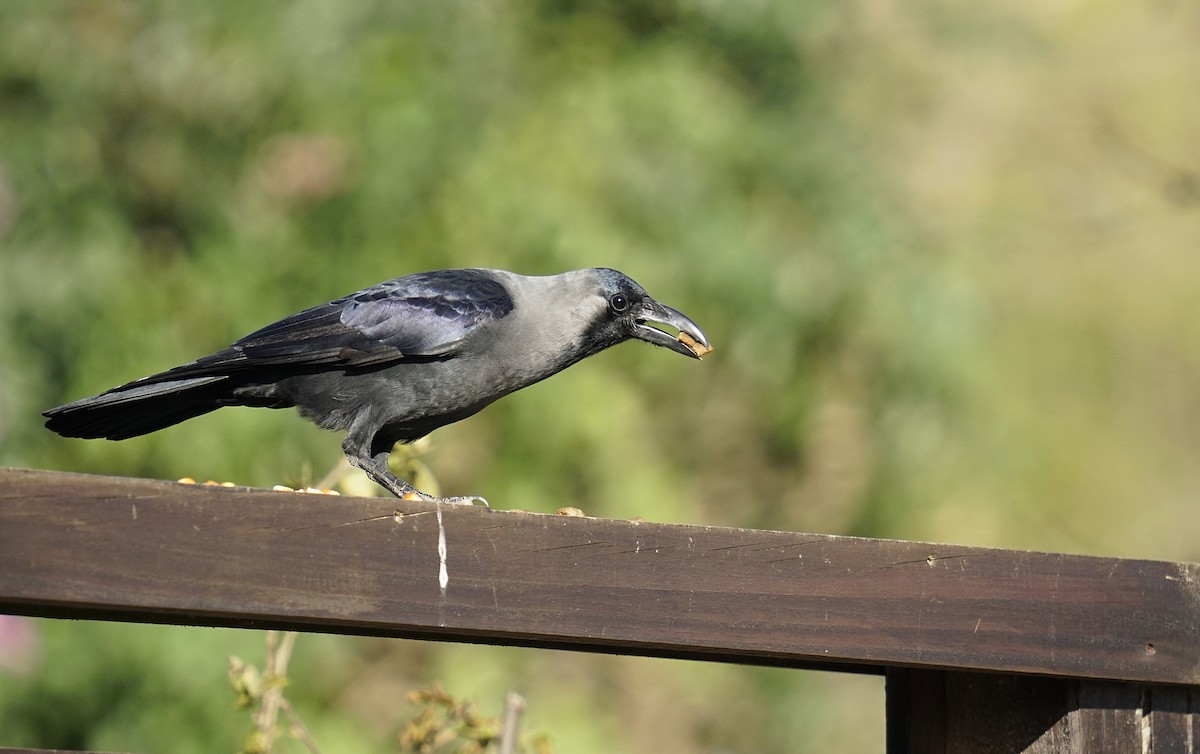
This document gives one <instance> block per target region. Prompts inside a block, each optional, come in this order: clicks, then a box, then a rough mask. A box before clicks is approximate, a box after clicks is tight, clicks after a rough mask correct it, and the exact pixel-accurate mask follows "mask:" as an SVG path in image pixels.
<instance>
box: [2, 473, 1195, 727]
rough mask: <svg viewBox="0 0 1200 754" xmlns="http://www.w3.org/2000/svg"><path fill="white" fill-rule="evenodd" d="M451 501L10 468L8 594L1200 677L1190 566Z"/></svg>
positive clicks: (525, 641)
mask: <svg viewBox="0 0 1200 754" xmlns="http://www.w3.org/2000/svg"><path fill="white" fill-rule="evenodd" d="M440 517H441V525H440V526H439V513H438V511H437V510H436V508H435V506H431V505H426V504H418V503H408V502H399V501H396V500H394V499H391V498H366V499H354V498H338V497H327V496H319V495H301V494H296V493H285V492H270V491H264V490H249V489H244V488H238V489H225V488H205V487H196V486H188V485H180V484H176V483H173V482H157V481H148V480H134V479H123V478H113V477H99V476H86V475H77V474H59V473H52V472H43V471H29V470H12V469H0V611H5V612H11V613H18V614H27V615H44V616H58V617H73V618H80V617H85V618H98V619H116V620H138V621H147V622H168V623H188V624H198V625H229V626H260V627H276V628H289V629H298V630H314V631H328V632H342V633H364V634H376V635H385V636H408V637H418V638H430V639H451V640H466V641H478V642H487V643H496V644H518V645H526V646H544V647H556V648H563V649H580V650H589V651H614V652H622V653H626V654H642V655H656V656H667V657H691V658H703V659H715V660H724V661H733V662H755V663H767V664H775V665H788V666H807V667H829V666H831V665H836V666H838V667H841V668H842V669H858V670H863V671H868V672H882V670H883V669H884V668H885V667H889V666H907V667H913V668H956V669H972V670H994V671H1005V672H1010V673H1034V674H1046V675H1056V676H1063V677H1078V678H1097V679H1121V680H1126V681H1142V682H1151V683H1178V684H1197V683H1200V566H1197V565H1195V564H1180V563H1165V562H1155V561H1143V560H1119V559H1113V558H1097V557H1082V556H1069V555H1053V554H1045V553H1034V552H1012V551H1002V550H988V549H981V548H972V547H961V546H953V545H929V544H922V543H914V542H894V541H886V540H869V539H856V538H849V537H834V536H825V535H815V534H795V533H787V532H774V531H754V530H741V529H723V528H710V527H698V526H679V525H660V524H645V523H642V524H638V523H631V522H626V521H615V520H605V519H582V518H567V517H561V516H552V515H540V514H530V513H520V512H504V511H495V510H493V511H489V510H483V509H479V508H467V507H447V506H443V507H442V509H441V511H440ZM439 532H442V533H443V534H444V541H445V553H446V557H445V566H446V583H445V587H444V588H443V587H442V585H441V583H440V579H439V572H440V565H441V562H442V559H441V557H440V556H439V546H438V545H439ZM1081 703H1082V702H1081ZM1172 715H1175V718H1178V719H1182V718H1181V717H1180V716H1179V714H1178V711H1175V712H1172V711H1171V710H1170V709H1164V710H1163V717H1164V719H1166V718H1171V716H1172ZM1173 719H1174V718H1173ZM1102 724H1103V725H1105V726H1117V727H1118V728H1119V727H1120V726H1122V725H1124V722H1123V720H1122V719H1119V718H1118V717H1114V718H1113V719H1112V720H1111V721H1110V720H1105V721H1104V722H1103V723H1102ZM1168 724H1169V721H1168ZM1176 727H1177V726H1176ZM1085 732H1086V731H1085Z"/></svg>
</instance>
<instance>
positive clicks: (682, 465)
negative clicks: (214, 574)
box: [0, 0, 1200, 754]
mask: <svg viewBox="0 0 1200 754" xmlns="http://www.w3.org/2000/svg"><path fill="white" fill-rule="evenodd" d="M1198 22H1200V9H1198V8H1197V7H1196V6H1194V5H1190V4H1187V3H1168V4H1106V3H1100V2H1095V1H1090V2H1089V0H1072V2H1067V3H1053V4H1045V3H1037V2H1033V1H1032V0H1018V2H1017V3H1009V4H1004V5H996V4H993V5H990V6H986V5H979V4H977V3H966V2H954V1H953V0H917V1H916V2H913V3H908V4H904V5H897V4H893V3H887V2H879V1H878V0H859V1H858V2H849V3H819V2H814V0H798V1H797V2H791V3H773V2H750V3H724V2H720V1H719V0H711V1H710V0H704V1H703V2H696V1H691V2H689V1H688V0H654V1H653V2H631V1H630V0H609V1H608V2H597V3H585V2H576V1H573V0H513V1H511V2H495V1H492V2H482V3H457V2H428V1H420V0H418V1H417V2H407V3H383V2H374V3H372V2H360V3H336V2H328V1H327V0H301V1H300V2H294V3H279V2H261V3H238V2H231V1H230V0H213V2H209V3H204V4H193V5H183V4H177V3H170V2H141V3H134V2H114V1H106V2H58V1H55V2H31V1H29V0H8V2H5V3H3V4H0V281H2V285H3V289H2V290H3V293H0V353H3V354H4V356H3V357H2V358H0V463H2V464H6V465H17V466H36V467H43V468H58V469H66V470H75V471H92V472H102V473H114V474H131V475H141V476H155V477H164V478H176V477H180V476H184V475H190V476H196V477H203V478H208V477H211V478H217V479H231V480H236V481H238V482H240V483H246V484H256V485H265V486H270V485H272V484H274V483H277V482H283V483H291V484H296V483H298V482H301V481H307V480H311V479H314V478H320V477H321V476H322V475H324V473H325V472H326V470H328V468H329V467H331V466H332V465H333V464H334V463H335V462H336V461H337V460H338V457H339V438H338V437H337V436H335V435H333V434H327V433H323V432H321V431H319V430H316V429H314V428H312V427H310V426H308V425H307V424H306V423H305V422H303V421H301V420H300V419H298V418H297V417H296V416H295V415H294V414H292V413H291V412H271V411H263V410H248V409H247V410H227V411H219V412H216V413H214V414H211V415H209V416H205V417H202V418H199V419H196V420H193V421H191V422H188V423H186V424H184V425H181V426H179V427H175V428H172V429H169V430H165V431H163V432H160V433H157V434H155V435H152V436H149V437H144V438H138V439H134V440H129V441H125V442H121V443H107V442H82V441H71V440H63V439H60V438H57V437H55V436H53V435H51V434H50V433H48V432H46V431H44V430H43V429H42V428H41V423H40V418H39V412H40V411H41V410H43V409H45V408H47V407H49V406H52V405H55V404H58V403H61V402H65V401H68V400H72V399H75V398H79V397H82V396H84V395H90V394H93V393H95V392H99V391H101V390H103V389H106V388H108V387H111V386H113V385H116V384H119V383H121V382H124V381H126V380H129V379H131V378H133V377H137V376H140V375H142V374H146V373H150V372H153V371H158V370H161V369H163V368H166V367H169V366H172V365H174V364H176V363H180V362H183V361H186V360H190V359H192V358H194V357H196V356H198V355H201V354H204V353H207V352H209V351H212V350H215V349H217V348H219V347H222V346H224V345H226V344H228V343H229V342H230V341H232V340H233V339H235V338H237V337H239V336H241V335H243V334H245V333H247V332H249V331H251V330H253V329H255V328H257V327H259V326H261V325H263V324H266V323H267V322H270V321H273V320H275V319H277V318H279V317H280V316H283V315H286V314H288V313H291V312H293V311H296V310H299V309H301V308H304V307H306V306H309V305H312V304H314V303H319V302H321V301H326V300H329V299H331V298H333V297H336V296H339V295H342V294H344V293H347V292H349V291H352V290H356V289H358V288H360V287H363V286H366V285H369V284H372V283H375V282H377V281H379V280H382V279H385V278H388V277H393V276H397V275H401V274H405V273H409V272H416V271H421V270H426V269H434V268H439V267H454V266H493V267H504V268H509V269H513V270H517V271H521V272H526V273H552V272H558V271H561V270H564V269H571V268H578V267H585V266H612V267H616V268H618V269H621V270H623V271H625V272H627V273H629V274H630V275H632V276H633V277H634V278H635V279H637V280H639V281H640V282H641V283H642V284H643V285H645V286H646V287H647V288H648V289H649V290H650V291H651V292H652V293H653V294H654V295H655V296H656V297H658V298H660V299H661V300H663V301H665V302H667V303H670V304H671V305H673V306H676V307H678V308H679V309H681V310H682V311H684V312H686V313H688V314H689V315H690V316H691V317H693V318H694V319H696V320H697V321H698V322H699V323H700V324H701V325H702V326H703V327H704V328H705V330H706V332H707V333H708V334H709V336H710V338H711V340H712V342H713V343H714V345H715V346H716V347H717V351H716V352H715V353H713V354H712V355H711V356H710V357H708V358H707V359H706V360H705V362H704V363H703V364H695V363H690V362H688V361H687V360H685V359H680V358H678V357H674V356H671V355H669V354H666V353H665V352H659V351H651V350H649V349H647V348H645V347H639V346H638V345H636V344H635V345H626V346H622V347H619V348H616V349H613V350H612V351H610V352H607V353H605V354H602V355H600V356H598V357H595V358H593V359H591V360H589V361H588V362H587V363H585V364H583V365H580V366H579V367H576V368H574V369H572V370H569V371H568V372H566V373H564V374H562V375H560V376H558V377H555V378H554V379H552V380H550V381H548V382H546V383H544V384H542V385H539V386H536V387H534V388H532V389H530V390H527V391H523V392H521V393H518V394H516V395H514V396H512V397H511V398H508V399H506V400H505V401H501V402H500V403H498V404H496V405H495V406H493V407H491V408H489V409H488V410H487V411H485V412H483V413H482V414H481V415H479V416H477V417H474V418H472V419H471V420H469V421H468V422H466V423H463V424H460V425H455V426H453V427H449V428H446V429H445V430H442V431H440V432H439V433H437V434H436V435H435V436H434V442H433V451H432V453H431V454H430V455H428V456H426V457H425V458H424V459H423V460H424V461H425V462H427V463H428V464H429V466H430V467H432V468H433V470H434V471H435V473H436V474H437V475H438V478H439V480H440V481H441V483H442V486H443V488H444V489H445V491H446V492H447V493H449V494H463V493H478V494H483V495H486V496H487V497H488V498H489V499H490V500H492V501H493V503H495V504H498V505H499V506H501V507H523V508H532V509H537V510H546V511H548V510H553V509H554V508H556V507H558V506H560V505H566V504H570V505H576V506H579V507H581V508H583V509H584V510H585V511H586V512H588V513H590V514H594V515H609V516H634V515H641V516H644V517H646V518H647V519H650V520H663V521H681V522H695V523H705V524H719V525H735V526H757V527H777V528H787V529H796V530H805V531H826V532H838V533H847V534H860V535H870V536H888V537H901V538H912V539H925V540H940V541H955V542H962V543H969V544H981V545H995V546H1004V547H1015V548H1040V549H1053V550H1065V551H1075V552H1095V553H1101V554H1109V555H1120V556H1136V557H1154V558H1171V559H1191V560H1198V559H1200V540H1198V538H1197V536H1196V532H1197V531H1200V463H1197V462H1196V459H1197V458H1198V457H1200V421H1198V418H1200V317H1198V316H1197V315H1196V308H1197V302H1198V301H1200V253H1198V250H1200V158H1198V156H1197V152H1196V149H1195V144H1196V135H1197V134H1198V133H1200V97H1196V96H1195V93H1196V92H1197V91H1200V48H1198V47H1197V46H1196V45H1195V44H1194V38H1193V35H1192V33H1191V31H1192V30H1194V29H1195V28H1196V25H1197V23H1198ZM178 577H179V578H186V574H179V575H178ZM37 626H38V628H39V630H40V636H41V641H42V654H41V659H40V661H39V662H38V663H36V665H35V666H34V669H33V670H30V671H27V672H28V673H29V675H28V676H27V677H17V676H16V675H13V674H9V675H4V674H3V673H5V671H3V670H0V744H8V745H35V746H42V747H64V748H70V747H91V748H107V749H142V750H170V751H213V750H226V751H232V750H233V749H235V748H236V747H237V745H238V740H239V739H238V736H239V735H240V733H239V729H238V720H237V716H236V715H234V714H233V713H232V702H231V701H230V700H229V698H228V690H227V689H223V688H222V683H223V679H224V656H225V655H226V654H230V653H233V652H234V651H235V650H234V649H232V648H230V647H234V646H237V647H240V648H239V649H237V650H236V651H238V652H246V648H245V647H247V646H249V645H254V644H255V641H256V640H255V639H254V637H253V635H252V634H248V633H245V632H233V631H212V630H201V629H169V628H161V627H136V626H116V625H108V626H103V625H92V624H77V623H53V622H44V623H38V624H37ZM306 669H307V672H308V673H309V674H308V675H307V676H306V674H305V673H306ZM306 679H307V681H306ZM433 679H441V681H442V683H443V684H444V685H445V687H446V688H447V689H448V690H450V691H452V692H453V693H454V694H455V695H456V696H460V697H462V696H466V695H469V694H471V693H473V692H477V693H479V694H480V695H482V696H481V698H486V699H494V700H497V703H498V700H500V699H502V697H503V693H504V692H505V691H507V690H509V689H510V688H517V689H519V690H520V691H521V692H522V693H523V694H524V695H525V696H526V697H527V699H528V701H529V708H528V713H527V717H528V719H529V720H530V722H531V724H532V725H534V726H535V727H536V728H537V729H538V730H545V731H548V732H550V733H551V735H552V736H553V738H554V742H553V746H554V749H555V750H556V751H570V752H583V753H585V754H586V752H591V751H595V752H600V751H604V752H613V751H628V752H650V751H657V750H663V749H665V750H669V751H673V752H682V753H683V754H687V752H717V751H729V752H734V751H736V752H751V751H796V750H805V749H808V750H837V751H848V750H857V749H871V748H874V749H878V748H879V742H880V740H881V736H882V706H881V699H882V690H881V687H880V684H878V682H877V681H876V680H875V679H869V678H866V679H864V678H855V677H843V676H835V675H827V674H803V673H796V672H785V671H768V670H759V669H744V668H727V667H720V666H709V665H697V664H692V663H678V662H677V663H669V662H665V661H651V660H637V659H631V658H607V657H586V656H577V655H572V654H565V653H540V652H533V651H523V650H498V649H491V648H481V647H459V646H449V647H440V646H431V645H424V644H419V643H413V642H381V641H369V640H354V639H344V638H334V637H303V638H302V639H301V641H300V643H299V645H298V647H297V656H296V659H295V662H294V665H293V683H294V684H295V688H294V690H290V691H289V696H290V697H292V698H294V699H296V700H297V704H298V705H300V706H305V707H306V709H305V719H306V721H309V722H310V724H311V725H312V727H313V728H314V733H315V735H316V736H317V738H318V740H320V741H322V743H323V744H324V745H326V746H327V747H328V748H329V749H330V750H344V751H351V750H357V751H361V750H367V749H368V748H370V747H372V746H373V747H375V749H374V750H380V751H382V750H385V745H384V744H383V743H382V742H384V741H386V740H387V738H388V736H389V735H391V734H392V733H394V731H395V729H396V727H397V726H398V724H399V723H398V722H397V718H395V717H394V714H395V713H394V708H398V707H400V706H401V701H400V700H401V699H402V698H403V695H404V693H405V692H407V691H409V690H411V689H413V688H417V687H426V686H428V685H429V683H430V682H431V680H433ZM389 700H390V701H389ZM484 706H485V707H486V706H487V705H486V704H484ZM868 721H869V722H868Z"/></svg>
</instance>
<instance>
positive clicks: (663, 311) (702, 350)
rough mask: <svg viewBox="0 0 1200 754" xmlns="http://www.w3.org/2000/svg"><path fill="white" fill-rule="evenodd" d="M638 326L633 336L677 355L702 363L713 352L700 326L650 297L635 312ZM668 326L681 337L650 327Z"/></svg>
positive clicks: (643, 300)
mask: <svg viewBox="0 0 1200 754" xmlns="http://www.w3.org/2000/svg"><path fill="white" fill-rule="evenodd" d="M634 318H635V320H636V321H637V325H636V327H635V328H634V331H633V336H634V337H635V338H639V339H641V340H644V341H646V342H647V343H653V344H654V345H656V346H664V347H666V348H670V349H671V350H672V351H674V352H675V353H681V354H683V355H684V356H691V357H692V358H693V359H699V358H700V357H701V356H703V355H704V354H706V353H708V352H709V351H711V350H713V349H712V346H710V345H709V344H708V338H706V337H704V333H703V332H702V331H701V330H700V326H699V325H697V324H696V323H695V322H693V321H691V320H690V319H688V318H687V317H685V316H684V315H683V313H682V312H678V311H676V310H675V309H672V308H671V307H669V306H664V305H663V304H660V303H658V302H657V301H655V300H654V299H652V298H650V297H646V298H644V299H642V302H641V304H640V305H639V306H638V311H636V312H634ZM648 323H653V324H656V325H666V326H668V327H673V328H675V329H676V330H678V331H679V335H678V336H675V335H671V334H669V333H666V332H663V331H662V330H659V329H658V328H657V327H651V326H650V324H648Z"/></svg>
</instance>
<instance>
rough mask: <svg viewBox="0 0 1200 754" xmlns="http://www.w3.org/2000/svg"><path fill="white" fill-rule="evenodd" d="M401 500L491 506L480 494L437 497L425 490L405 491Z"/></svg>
mask: <svg viewBox="0 0 1200 754" xmlns="http://www.w3.org/2000/svg"><path fill="white" fill-rule="evenodd" d="M400 499H401V500H420V501H422V502H425V503H445V504H446V505H482V506H483V507H484V508H491V507H492V506H491V505H489V504H488V501H487V500H485V499H484V498H482V497H479V496H478V495H466V496H462V497H437V496H436V495H427V494H425V493H424V492H419V491H413V492H405V493H404V494H403V495H401V496H400Z"/></svg>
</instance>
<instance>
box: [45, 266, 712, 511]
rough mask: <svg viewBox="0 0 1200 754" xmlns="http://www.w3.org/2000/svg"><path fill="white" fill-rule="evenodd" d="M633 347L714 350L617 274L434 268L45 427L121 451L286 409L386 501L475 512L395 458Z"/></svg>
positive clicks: (147, 380)
mask: <svg viewBox="0 0 1200 754" xmlns="http://www.w3.org/2000/svg"><path fill="white" fill-rule="evenodd" d="M651 324H657V325H666V326H668V327H670V328H673V329H674V330H677V331H678V334H677V335H675V336H672V335H670V334H669V333H668V332H666V331H664V330H661V329H659V328H657V327H653V326H651ZM630 338H637V339H640V340H644V341H646V342H648V343H653V344H654V345H658V346H664V347H666V348H669V349H671V350H672V351H675V352H676V353H680V354H683V355H685V356H690V357H693V358H696V359H699V358H700V357H701V356H703V355H705V354H706V353H708V352H709V351H711V350H712V348H711V347H710V346H709V344H708V340H707V339H706V338H705V336H704V333H703V332H701V330H700V328H699V327H698V326H697V325H696V323H695V322H693V321H692V320H690V319H688V318H687V317H685V316H684V315H683V314H681V313H680V312H678V311H676V310H675V309H672V308H671V307H669V306H664V305H663V304H660V303H658V302H657V301H655V300H654V299H653V298H651V297H650V296H649V295H648V294H647V293H646V291H645V290H644V289H643V288H642V287H641V286H640V285H638V284H637V283H636V282H634V281H633V280H631V279H630V278H629V277H628V276H626V275H624V274H623V273H620V272H618V271H616V270H612V269H607V268H596V269H585V270H575V271H572V272H564V273H562V274H559V275H548V276H538V277H532V276H526V275H518V274H515V273H512V272H506V271H504V270H488V269H454V270H438V271H434V272H423V273H417V274H413V275H406V276H404V277H399V278H395V279H393V280H388V281H386V282H383V283H379V284H378V285H374V286H371V287H370V288H366V289H364V290H361V291H359V292H357V293H352V294H350V295H349V296H344V297H342V298H339V299H337V300H335V301H331V302H329V303H327V304H322V305H320V306H316V307H313V308H311V309H306V310H304V311H302V312H299V313H298V314H293V315H292V316H290V317H287V318H285V319H282V320H280V321H278V322H276V323H274V324H271V325H267V326H266V327H264V328H262V329H261V330H258V331H256V332H253V333H251V334H250V335H247V336H246V337H244V338H242V339H241V340H239V341H237V342H236V343H234V344H233V345H231V346H229V347H228V348H226V349H224V350H221V351H217V352H216V353H214V354H211V355H209V356H204V357H202V358H199V359H197V360H195V361H193V362H191V363H190V364H184V365H182V366H178V367H175V368H174V369H168V370H167V371H165V372H160V373H158V374H154V375H150V376H149V377H143V378H141V379H138V380H134V381H133V382H130V383H127V384H125V385H121V386H120V387H116V388H113V389H112V390H109V391H108V392H105V393H101V394H100V395H96V396H93V397H91V398H84V399H82V400H79V401H75V402H74V403H68V404H66V405H64V406H59V407H57V408H52V409H50V410H48V411H46V412H45V413H44V414H43V415H44V416H45V417H46V418H47V421H46V427H47V428H49V429H51V430H53V431H55V432H57V433H58V434H60V435H63V436H65V437H82V438H100V437H103V438H107V439H110V440H123V439H125V438H129V437H136V436H138V435H144V434H147V433H149V432H154V431H156V430H159V429H163V428H164V427H169V426H171V425H173V424H177V423H179V422H181V421H184V420H185V419H190V418H192V417H194V416H200V415H202V414H206V413H208V412H210V411H214V410H216V409H218V408H221V407H222V406H256V407H265V408H290V407H295V408H297V409H299V412H300V415H301V416H303V417H304V418H306V419H308V420H309V421H311V422H313V423H314V424H316V425H317V426H319V427H322V428H325V429H332V430H339V431H345V432H346V438H345V440H344V441H343V442H342V450H343V451H344V452H345V454H346V458H347V459H349V461H350V463H352V464H353V465H355V466H357V467H358V468H360V469H362V470H363V471H365V472H366V473H367V476H369V477H370V478H371V479H372V480H373V481H375V482H376V483H377V484H379V485H381V486H383V487H384V488H385V489H387V490H388V491H390V492H391V493H392V494H394V495H396V496H397V497H406V498H416V499H421V500H427V501H431V502H447V503H473V502H476V501H480V502H483V501H482V498H477V497H454V498H438V497H434V496H432V495H428V494H425V493H423V492H421V491H419V490H417V489H416V488H414V487H413V486H412V485H411V484H409V483H408V482H406V481H404V480H402V479H400V478H399V477H397V476H396V475H395V474H393V473H392V472H391V471H390V470H389V469H388V456H389V454H390V453H391V451H392V448H393V446H395V444H396V443H398V442H412V441H414V440H417V439H419V438H421V437H424V436H425V435H427V434H429V433H430V432H432V431H433V430H435V429H437V428H438V427H442V426H445V425H447V424H450V423H452V422H456V421H459V420H460V419H465V418H466V417H468V416H471V415H472V414H474V413H476V412H477V411H479V410H480V409H482V408H484V407H485V406H487V405H488V404H490V403H492V402H493V401H495V400H496V399H498V398H501V397H503V396H505V395H508V394H509V393H511V392H513V391H515V390H519V389H521V388H523V387H526V386H528V385H532V384H533V383H535V382H538V381H540V380H544V379H545V378H547V377H549V376H551V375H553V374H555V373H557V372H560V371H562V370H563V369H566V368H567V367H569V366H571V365H572V364H574V363H576V362H578V361H580V360H581V359H585V358H587V357H588V356H591V355H592V354H595V353H598V352H600V351H602V350H604V349H606V348H608V347H609V346H613V345H616V344H617V343H620V342H622V341H625V340H628V339H630Z"/></svg>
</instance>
